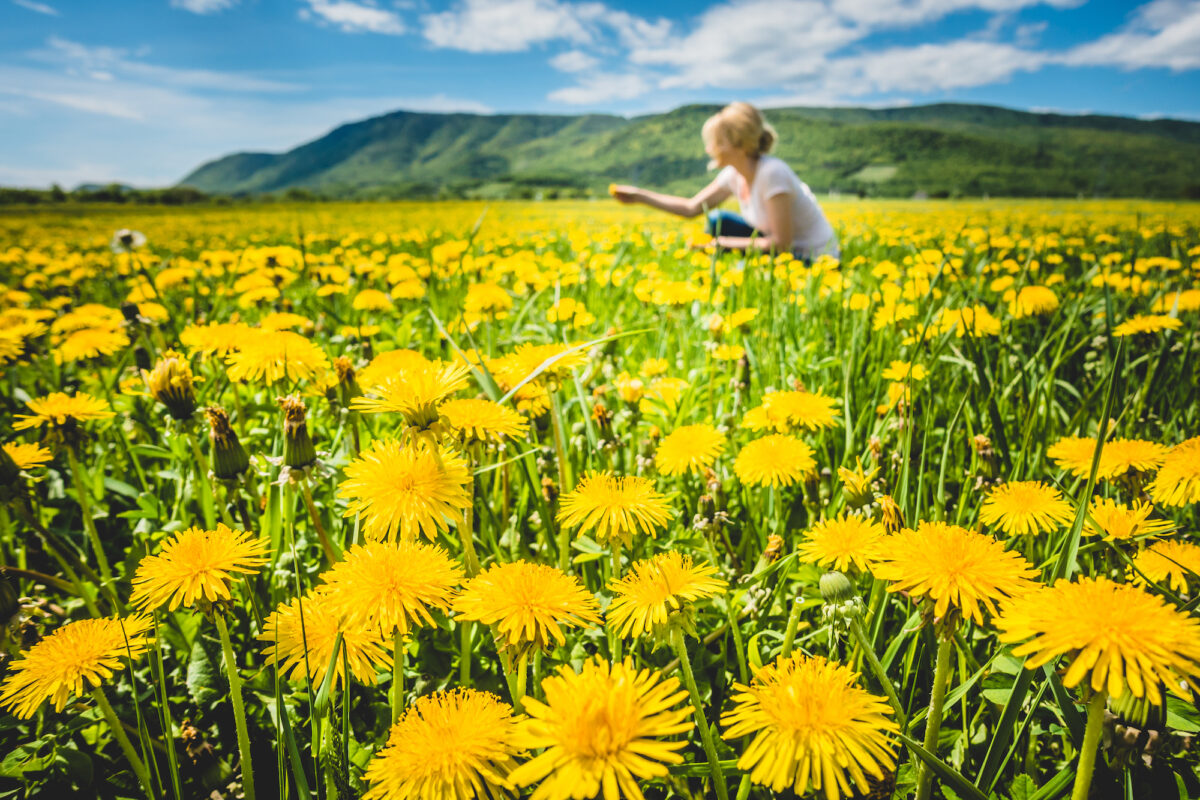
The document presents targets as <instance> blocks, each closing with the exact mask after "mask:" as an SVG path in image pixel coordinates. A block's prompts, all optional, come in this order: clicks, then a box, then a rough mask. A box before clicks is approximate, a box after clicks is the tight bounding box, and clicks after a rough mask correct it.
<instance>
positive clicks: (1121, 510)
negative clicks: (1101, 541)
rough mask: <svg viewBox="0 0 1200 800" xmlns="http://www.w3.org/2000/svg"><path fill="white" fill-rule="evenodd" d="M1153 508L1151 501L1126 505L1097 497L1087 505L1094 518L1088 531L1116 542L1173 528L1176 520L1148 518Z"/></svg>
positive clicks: (1090, 521) (1088, 525) (1089, 523)
mask: <svg viewBox="0 0 1200 800" xmlns="http://www.w3.org/2000/svg"><path fill="white" fill-rule="evenodd" d="M1152 511H1154V506H1152V505H1151V504H1149V503H1134V504H1133V505H1132V506H1127V505H1125V504H1124V503H1118V502H1117V501H1115V500H1112V499H1109V498H1100V497H1096V498H1093V499H1092V505H1091V507H1090V508H1089V509H1088V514H1089V515H1090V516H1091V519H1090V520H1089V521H1088V524H1087V532H1088V533H1089V534H1091V535H1092V536H1103V537H1104V538H1105V539H1107V540H1108V541H1110V542H1116V541H1121V540H1124V539H1132V538H1134V537H1135V536H1157V535H1159V534H1162V533H1167V532H1168V531H1171V530H1173V529H1174V527H1175V525H1174V523H1172V522H1170V521H1168V520H1165V519H1148V517H1149V516H1150V513H1151V512H1152Z"/></svg>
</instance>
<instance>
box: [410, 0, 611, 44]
mask: <svg viewBox="0 0 1200 800" xmlns="http://www.w3.org/2000/svg"><path fill="white" fill-rule="evenodd" d="M608 13H610V12H609V11H608V10H607V9H606V8H605V7H604V6H603V5H601V4H600V3H565V2H559V0H464V2H462V3H460V4H459V5H458V6H457V7H456V8H454V9H451V10H449V11H442V12H440V13H437V14H427V15H425V16H424V17H422V18H421V21H422V23H423V25H424V30H423V33H424V35H425V38H426V39H427V40H428V41H429V42H430V43H431V44H433V45H435V46H436V47H448V48H453V49H455V50H466V51H467V52H469V53H514V52H519V51H521V50H525V49H527V48H528V47H529V46H530V45H533V44H539V43H542V42H549V41H555V40H560V39H563V40H566V41H569V42H574V43H576V44H581V43H587V42H590V41H592V40H593V38H594V34H593V32H592V27H593V26H594V24H595V23H596V22H597V21H598V20H600V18H602V17H603V16H605V15H606V14H608Z"/></svg>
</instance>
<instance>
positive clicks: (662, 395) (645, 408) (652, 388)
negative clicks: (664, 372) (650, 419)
mask: <svg viewBox="0 0 1200 800" xmlns="http://www.w3.org/2000/svg"><path fill="white" fill-rule="evenodd" d="M689 388H691V384H689V383H688V382H687V381H685V380H684V379H683V378H666V377H664V378H657V379H655V380H653V381H651V382H650V385H649V386H648V387H647V388H646V396H645V397H643V398H642V401H641V402H640V403H638V410H639V411H641V412H642V413H643V414H662V413H663V411H664V410H666V411H667V413H669V414H674V413H675V409H676V408H678V407H679V400H680V398H682V397H683V393H684V392H685V391H687V390H688V389H689Z"/></svg>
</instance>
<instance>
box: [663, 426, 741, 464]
mask: <svg viewBox="0 0 1200 800" xmlns="http://www.w3.org/2000/svg"><path fill="white" fill-rule="evenodd" d="M724 450H725V434H723V433H721V432H720V431H719V430H717V429H716V428H715V427H713V426H712V425H704V424H701V425H685V426H683V427H682V428H676V429H675V430H673V431H671V433H669V434H668V435H666V436H664V437H663V439H662V441H661V442H659V443H658V449H657V450H655V452H654V466H655V467H657V468H658V471H659V472H660V473H662V474H663V475H683V474H684V473H687V472H692V473H697V474H698V473H701V472H703V471H704V470H705V469H708V468H709V467H711V466H712V465H713V464H715V463H717V456H719V455H721V453H722V452H723V451H724Z"/></svg>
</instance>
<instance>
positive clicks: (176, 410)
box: [142, 350, 196, 422]
mask: <svg viewBox="0 0 1200 800" xmlns="http://www.w3.org/2000/svg"><path fill="white" fill-rule="evenodd" d="M142 378H143V380H145V381H146V389H147V390H148V391H149V392H150V395H151V396H152V397H153V398H154V399H155V400H157V401H158V402H160V403H162V404H163V405H164V406H166V407H167V413H168V414H170V415H171V418H172V419H175V420H178V421H179V422H186V421H188V420H190V419H191V418H192V415H193V414H194V413H195V412H196V386H195V383H196V379H195V378H194V377H193V376H192V368H191V366H190V365H189V364H188V362H187V359H186V358H184V357H183V356H182V355H181V354H179V353H177V352H175V351H174V350H167V351H166V352H164V353H163V357H162V359H161V360H160V361H159V362H158V364H156V365H155V366H154V369H153V370H151V371H149V372H145V371H143V372H142Z"/></svg>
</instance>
